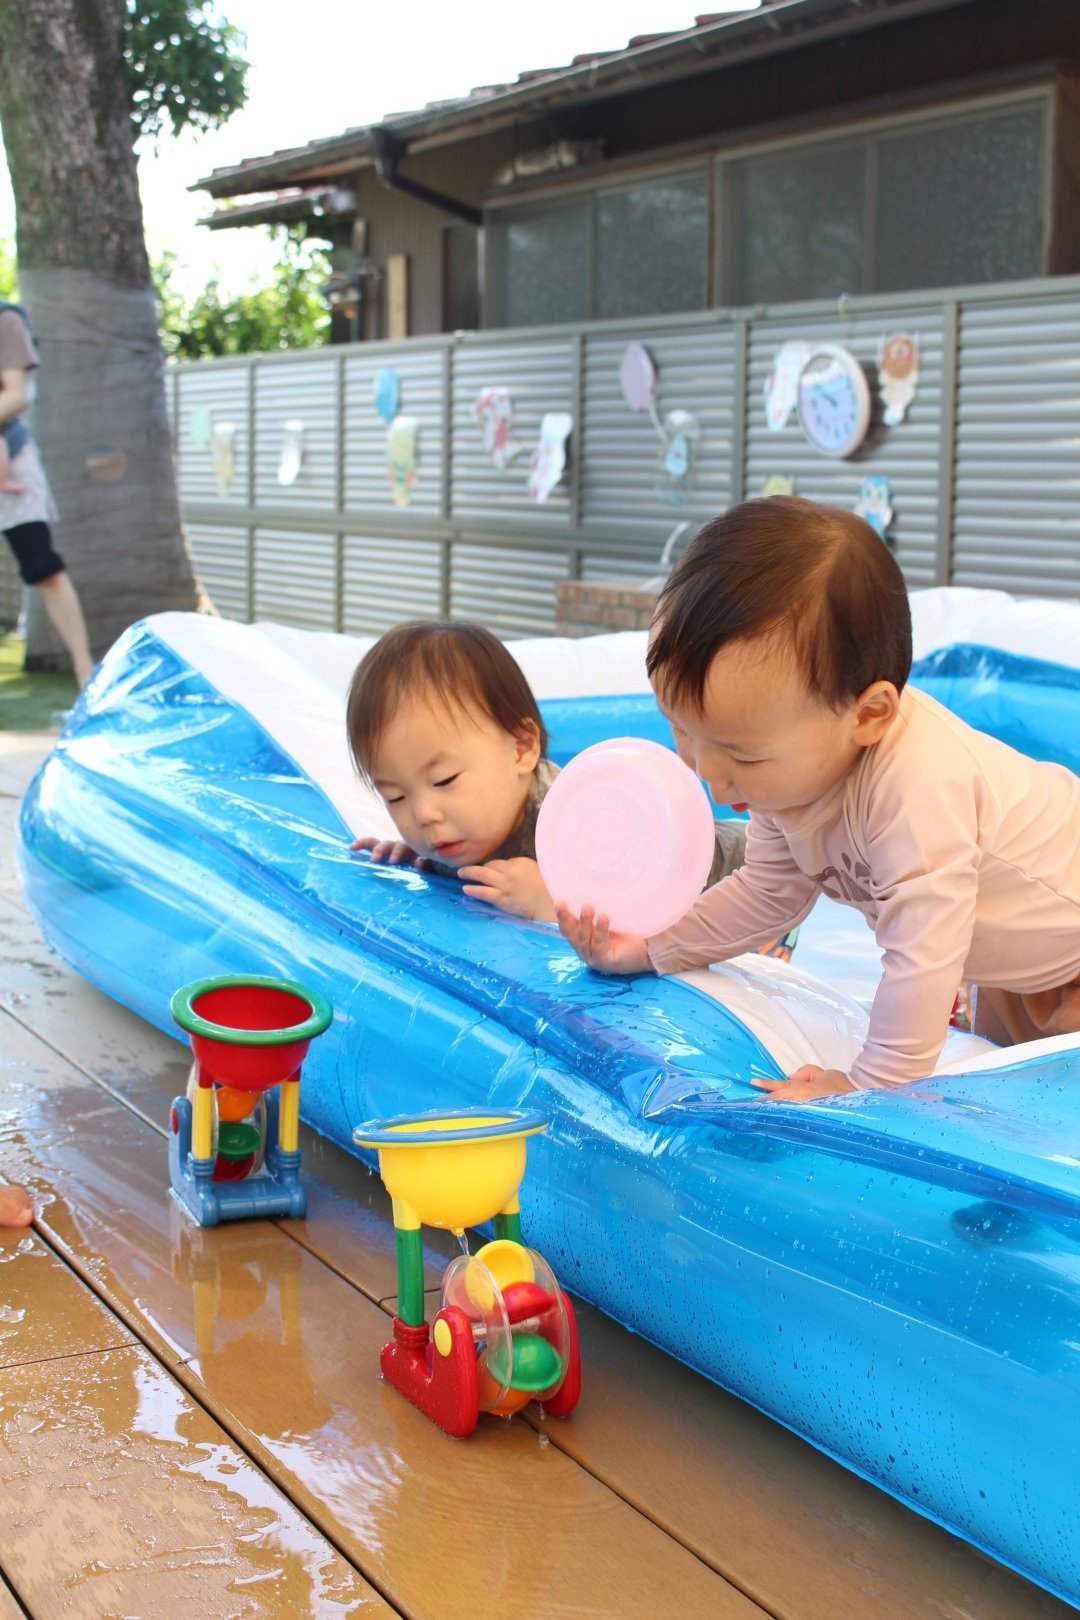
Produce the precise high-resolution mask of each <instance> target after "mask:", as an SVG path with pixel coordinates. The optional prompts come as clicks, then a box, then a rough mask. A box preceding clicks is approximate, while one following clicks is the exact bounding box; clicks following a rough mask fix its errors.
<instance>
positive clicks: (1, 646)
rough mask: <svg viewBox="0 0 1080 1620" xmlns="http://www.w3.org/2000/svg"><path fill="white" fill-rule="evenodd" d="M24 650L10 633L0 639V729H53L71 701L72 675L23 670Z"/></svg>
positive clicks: (73, 693) (73, 683) (73, 690)
mask: <svg viewBox="0 0 1080 1620" xmlns="http://www.w3.org/2000/svg"><path fill="white" fill-rule="evenodd" d="M24 650H25V647H24V643H23V642H21V641H16V639H15V637H14V636H4V637H3V638H2V639H0V731H55V730H56V729H57V727H58V726H59V724H60V720H59V715H60V714H61V713H62V712H63V711H64V710H65V709H70V708H71V705H72V704H73V703H74V702H75V695H76V692H77V690H78V689H77V687H76V685H75V678H74V676H72V675H46V674H34V675H27V674H25V673H24V671H23V667H22V665H23V652H24Z"/></svg>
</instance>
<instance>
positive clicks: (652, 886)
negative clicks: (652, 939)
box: [536, 737, 716, 938]
mask: <svg viewBox="0 0 1080 1620" xmlns="http://www.w3.org/2000/svg"><path fill="white" fill-rule="evenodd" d="M715 837H716V835H715V832H714V829H713V816H712V807H711V806H710V804H709V800H708V796H707V795H706V793H705V789H704V788H703V787H702V785H701V783H700V782H699V781H698V779H697V777H696V776H695V775H694V773H693V771H692V770H690V769H689V767H688V766H686V765H684V764H683V762H682V760H681V759H679V757H678V755H677V754H673V753H672V752H671V750H670V749H669V748H663V747H661V745H660V744H659V743H654V742H646V741H644V740H643V739H642V738H638V737H616V738H613V739H612V740H611V741H610V742H602V743H596V744H595V745H594V746H593V747H592V748H586V749H584V750H583V752H582V753H580V754H578V755H576V757H575V758H574V759H572V760H571V761H570V763H569V764H568V765H565V766H564V767H563V769H562V770H561V771H560V772H559V775H558V776H557V777H556V778H555V780H554V782H553V783H552V784H551V786H550V788H549V789H548V791H547V794H546V796H545V798H544V802H543V804H542V805H541V806H540V814H539V816H538V817H537V821H536V859H537V863H538V865H539V867H540V874H541V876H542V877H543V879H544V882H545V884H546V885H547V889H548V893H549V894H550V895H551V897H552V899H553V900H555V901H559V900H565V901H566V904H567V905H568V906H569V908H570V910H571V911H572V912H574V913H575V914H577V913H578V912H580V911H581V908H582V906H586V905H589V906H592V907H593V909H594V910H595V911H597V912H601V911H602V912H605V913H606V914H607V916H608V917H609V918H610V920H611V927H612V929H613V930H615V931H616V932H618V933H628V934H640V935H643V936H644V937H645V938H648V936H649V935H650V934H659V933H660V932H661V931H662V930H663V929H665V928H670V926H671V924H672V923H673V922H677V921H678V919H679V918H680V917H681V916H682V915H683V913H684V912H686V911H689V909H690V907H691V906H692V905H693V903H694V901H695V900H696V899H697V897H698V895H699V894H700V893H701V890H702V888H703V887H704V884H705V880H706V878H707V877H708V875H709V868H710V867H711V865H712V859H713V849H714V847H715Z"/></svg>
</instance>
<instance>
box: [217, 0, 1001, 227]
mask: <svg viewBox="0 0 1080 1620" xmlns="http://www.w3.org/2000/svg"><path fill="white" fill-rule="evenodd" d="M976 3H977V0H771V3H769V0H763V3H762V4H761V5H760V6H759V7H758V9H757V10H755V11H749V12H734V13H725V14H722V15H721V16H715V15H711V16H705V17H700V18H699V19H698V21H697V23H696V24H695V25H694V26H692V27H690V28H687V29H683V30H681V31H680V32H678V33H674V34H658V35H646V36H639V37H638V38H637V39H635V40H631V42H630V45H629V46H628V47H627V49H626V50H621V51H608V52H599V53H597V54H596V55H592V56H581V57H575V58H574V60H573V62H572V63H571V64H570V65H569V66H568V67H565V68H553V69H539V70H531V71H526V72H524V73H522V74H521V75H520V76H519V78H518V81H517V83H516V84H513V85H490V86H484V87H482V88H480V89H478V90H474V91H473V93H472V94H471V95H469V96H465V97H461V98H458V99H457V100H453V101H447V102H435V103H432V104H431V105H429V106H427V107H423V108H420V109H418V110H417V111H415V112H403V113H394V114H392V115H391V116H389V117H387V118H385V119H384V120H383V121H382V124H381V126H371V125H362V126H358V127H355V128H352V129H347V130H345V131H344V132H343V133H342V134H340V135H334V136H330V137H328V138H327V139H324V140H317V141H311V142H310V143H309V144H308V145H306V146H300V147H293V148H288V149H286V150H284V151H280V152H273V153H270V154H269V155H268V156H266V157H258V158H248V159H245V160H244V161H243V162H242V163H239V164H236V165H234V166H232V167H230V168H223V169H215V170H214V172H213V173H212V174H210V175H207V176H206V177H205V178H204V179H202V180H197V181H196V182H195V183H194V184H193V185H192V186H191V187H190V188H189V189H190V190H192V191H207V192H209V193H210V195H211V196H213V197H229V196H238V195H241V194H244V193H249V192H253V191H266V190H269V189H271V188H272V187H275V186H287V185H290V184H295V183H297V182H299V181H314V180H317V179H326V178H329V177H330V176H332V175H335V174H340V173H342V172H344V171H346V170H348V169H350V168H356V167H358V166H361V165H363V164H364V163H367V162H371V160H372V138H371V137H372V129H373V128H375V127H381V128H383V129H386V130H388V131H390V132H392V134H393V135H394V136H395V137H396V138H397V140H398V141H400V142H401V143H402V144H403V145H405V146H406V147H407V148H408V149H409V150H411V151H422V150H426V149H430V148H431V147H434V146H443V145H449V144H452V143H453V142H455V141H460V140H464V139H468V138H469V137H472V136H475V135H478V134H481V133H484V132H486V131H488V130H491V129H494V128H498V127H500V126H501V125H505V124H507V123H513V122H515V121H518V120H520V119H521V118H523V117H526V116H529V115H531V114H539V113H541V112H543V111H546V110H547V109H549V108H551V107H555V106H560V105H565V104H567V103H573V102H585V101H592V100H597V99H600V98H606V97H610V96H618V95H628V94H631V93H632V92H634V91H636V90H641V89H643V88H644V87H645V86H647V85H654V84H660V83H663V82H665V81H671V80H676V79H680V78H687V77H689V76H690V75H693V74H697V73H701V72H702V71H703V70H705V69H707V68H708V67H710V66H716V67H721V66H725V67H727V66H735V65H736V64H738V63H741V62H747V61H752V60H755V59H760V58H762V57H767V56H771V55H775V54H777V53H778V52H780V51H787V50H794V49H798V48H800V47H802V46H805V45H811V44H815V43H818V42H819V41H821V40H825V39H829V38H837V37H841V36H847V35H851V34H853V33H856V32H861V31H862V30H864V29H868V28H874V27H879V26H881V25H882V24H884V23H892V22H900V21H902V20H904V19H906V18H909V17H916V16H923V15H926V14H927V13H933V12H938V11H945V10H950V9H953V8H955V7H957V6H962V5H974V4H976Z"/></svg>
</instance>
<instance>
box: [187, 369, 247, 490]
mask: <svg viewBox="0 0 1080 1620" xmlns="http://www.w3.org/2000/svg"><path fill="white" fill-rule="evenodd" d="M250 377H251V365H250V362H249V361H238V362H236V363H235V364H231V365H226V364H222V363H220V362H214V363H213V364H206V365H202V366H192V365H188V366H184V367H183V368H182V369H180V371H179V389H178V408H177V413H176V422H175V424H174V433H175V441H174V442H175V446H176V467H177V477H178V480H179V485H180V499H181V501H182V502H183V504H184V505H185V506H189V505H192V504H194V503H195V502H198V501H214V502H224V503H225V504H226V505H229V506H246V505H247V501H248V453H249V450H250V445H251V433H250V423H249V421H248V388H249V382H250ZM230 440H231V457H230V455H229V441H230Z"/></svg>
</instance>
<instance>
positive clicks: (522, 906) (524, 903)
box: [458, 855, 555, 922]
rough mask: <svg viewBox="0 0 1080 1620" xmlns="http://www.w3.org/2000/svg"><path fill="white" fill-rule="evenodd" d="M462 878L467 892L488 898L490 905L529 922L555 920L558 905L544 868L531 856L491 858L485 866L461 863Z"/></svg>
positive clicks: (482, 898)
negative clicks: (552, 895) (494, 859)
mask: <svg viewBox="0 0 1080 1620" xmlns="http://www.w3.org/2000/svg"><path fill="white" fill-rule="evenodd" d="M458 877H459V878H462V879H464V885H465V893H466V894H467V895H470V896H471V897H472V899H474V900H486V901H487V903H488V905H489V906H497V907H498V909H499V910H500V911H507V912H509V913H510V915H511V916H512V917H523V918H524V919H525V921H526V922H554V921H555V906H554V904H553V902H552V899H551V896H550V894H548V892H547V889H546V888H545V887H544V880H543V878H542V877H541V876H540V868H539V867H538V866H537V864H536V862H535V861H534V860H531V859H530V857H529V856H528V855H515V856H513V857H511V859H509V860H505V861H487V862H485V864H484V865H483V866H461V867H459V868H458Z"/></svg>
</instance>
